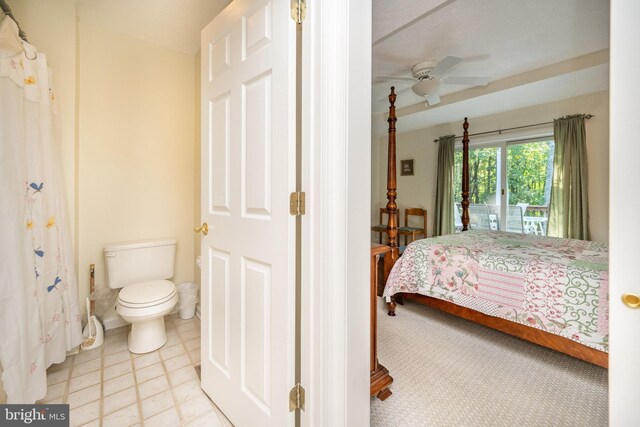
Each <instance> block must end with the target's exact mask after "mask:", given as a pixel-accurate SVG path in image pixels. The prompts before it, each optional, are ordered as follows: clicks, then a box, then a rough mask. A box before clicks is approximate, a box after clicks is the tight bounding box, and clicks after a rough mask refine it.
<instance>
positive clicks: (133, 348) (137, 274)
mask: <svg viewBox="0 0 640 427" xmlns="http://www.w3.org/2000/svg"><path fill="white" fill-rule="evenodd" d="M176 244H177V240H176V239H156V240H142V241H135V242H122V243H111V244H108V245H105V247H104V259H105V269H106V280H107V285H108V286H109V287H110V288H111V289H121V290H120V292H119V293H118V300H117V301H116V312H117V313H118V314H119V315H120V316H122V318H123V319H124V320H126V321H127V322H129V323H131V332H130V333H129V351H130V352H132V353H148V352H151V351H154V350H157V349H158V348H160V347H162V346H163V345H164V344H165V343H166V342H167V334H166V331H165V328H164V316H165V315H166V314H168V313H170V312H171V311H172V310H173V308H174V307H175V305H176V303H177V302H178V293H177V291H176V287H175V285H174V284H173V283H172V282H170V281H169V280H167V279H170V278H171V277H173V272H174V265H175V254H176Z"/></svg>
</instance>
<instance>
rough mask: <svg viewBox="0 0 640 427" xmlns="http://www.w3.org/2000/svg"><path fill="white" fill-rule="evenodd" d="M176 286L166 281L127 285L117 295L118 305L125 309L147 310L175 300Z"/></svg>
mask: <svg viewBox="0 0 640 427" xmlns="http://www.w3.org/2000/svg"><path fill="white" fill-rule="evenodd" d="M176 294H177V290H176V286H175V285H174V284H173V283H172V282H170V281H168V280H153V281H150V282H143V283H137V284H135V285H129V286H126V287H124V288H122V290H121V291H120V293H119V294H118V305H120V306H122V307H127V308H134V309H135V308H148V307H153V306H157V305H161V304H164V303H165V302H167V301H170V300H172V299H173V298H175V296H176Z"/></svg>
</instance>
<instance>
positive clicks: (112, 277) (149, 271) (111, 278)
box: [104, 239, 178, 289]
mask: <svg viewBox="0 0 640 427" xmlns="http://www.w3.org/2000/svg"><path fill="white" fill-rule="evenodd" d="M177 243H178V241H177V240H176V239H152V240H138V241H133V242H120V243H109V244H107V245H105V246H104V263H105V271H106V280H107V286H109V287H110V288H112V289H120V288H123V287H125V286H128V285H133V284H136V283H142V282H147V281H150V280H162V279H170V278H171V277H173V273H174V267H175V258H176V245H177Z"/></svg>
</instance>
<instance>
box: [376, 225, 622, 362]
mask: <svg viewBox="0 0 640 427" xmlns="http://www.w3.org/2000/svg"><path fill="white" fill-rule="evenodd" d="M398 292H408V293H418V294H422V295H426V296H429V297H434V298H439V299H443V300H446V301H450V302H452V303H454V304H457V305H461V306H464V307H468V308H471V309H474V310H477V311H480V312H482V313H485V314H488V315H490V316H495V317H501V318H504V319H507V320H511V321H513V322H518V323H521V324H524V325H527V326H531V327H534V328H538V329H542V330H544V331H547V332H550V333H553V334H556V335H560V336H563V337H566V338H569V339H572V340H574V341H578V342H580V343H581V344H584V345H586V346H589V347H593V348H596V349H598V350H602V351H608V347H609V312H608V307H609V250H608V247H607V245H606V244H603V243H597V242H588V241H584V240H573V239H559V238H554V237H542V236H533V235H528V234H516V233H505V232H499V231H478V230H475V231H474V230H471V231H465V232H464V233H459V234H451V235H447V236H440V237H435V238H429V239H422V240H416V241H414V242H412V243H411V244H410V245H409V246H407V248H406V249H405V251H404V253H403V254H402V256H401V257H400V259H398V261H397V262H396V264H395V265H394V267H393V269H392V271H391V274H390V275H389V279H388V280H387V284H386V287H385V291H384V296H385V297H390V296H392V295H394V294H396V293H398Z"/></svg>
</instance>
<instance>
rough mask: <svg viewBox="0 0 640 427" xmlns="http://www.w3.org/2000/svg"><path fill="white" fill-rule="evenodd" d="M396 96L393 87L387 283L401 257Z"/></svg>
mask: <svg viewBox="0 0 640 427" xmlns="http://www.w3.org/2000/svg"><path fill="white" fill-rule="evenodd" d="M395 102H396V94H395V87H393V86H391V93H390V94H389V118H388V119H387V122H388V123H389V151H388V153H389V154H388V161H387V200H388V202H387V218H388V219H389V222H388V224H387V242H388V243H387V244H388V245H389V246H390V247H391V251H390V252H389V253H387V254H386V255H385V257H384V280H385V282H386V280H387V278H388V277H389V273H390V272H391V268H392V267H393V264H395V262H396V260H397V259H398V258H399V257H400V254H399V248H398V205H397V204H396V196H397V194H398V193H397V192H396V185H397V184H396V122H397V121H398V119H397V118H396V106H395ZM395 305H396V304H395V301H394V300H393V299H392V301H391V302H390V303H389V304H388V306H389V315H390V316H395Z"/></svg>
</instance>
